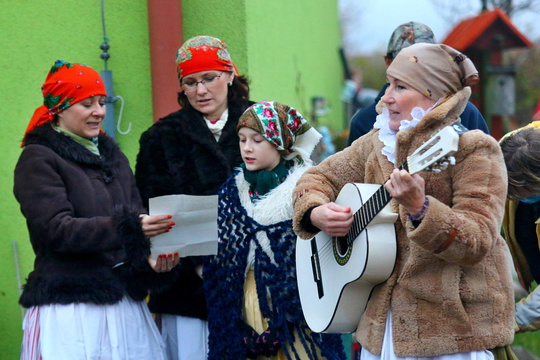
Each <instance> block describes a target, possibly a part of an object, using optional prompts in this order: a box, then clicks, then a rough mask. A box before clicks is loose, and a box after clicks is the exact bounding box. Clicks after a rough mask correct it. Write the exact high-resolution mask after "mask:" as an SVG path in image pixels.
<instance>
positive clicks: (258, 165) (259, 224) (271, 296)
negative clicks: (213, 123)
mask: <svg viewBox="0 0 540 360" xmlns="http://www.w3.org/2000/svg"><path fill="white" fill-rule="evenodd" d="M237 129H238V134H239V137H240V143H239V144H240V151H241V154H242V159H243V161H244V162H243V164H242V165H241V167H240V168H239V169H237V170H236V172H235V173H234V174H233V175H232V176H231V177H230V178H229V179H228V180H227V182H226V183H225V184H224V185H223V187H222V188H221V189H220V191H219V209H218V216H219V218H218V233H219V234H218V235H219V246H218V254H217V255H216V257H215V258H212V259H211V260H209V262H208V263H207V264H206V265H205V268H204V275H203V276H204V284H205V292H206V295H207V302H208V321H209V330H210V337H209V356H208V358H209V359H210V360H218V359H238V360H241V359H248V358H249V359H275V360H278V359H279V360H285V359H312V360H315V359H344V358H345V354H344V352H343V346H342V344H341V341H340V337H339V336H338V335H335V336H332V335H321V334H314V333H311V332H310V331H309V329H308V328H307V325H306V322H305V320H304V318H303V314H302V310H301V307H300V300H299V295H298V288H297V283H296V266H295V248H296V246H295V244H296V236H295V235H294V233H293V231H292V222H291V217H292V202H291V195H292V191H293V189H294V185H295V183H296V180H297V179H298V178H299V177H300V176H301V175H302V174H303V173H304V171H306V169H308V168H309V167H310V166H311V160H310V155H311V152H312V151H313V149H314V147H315V145H316V144H317V143H318V142H319V139H320V138H321V135H320V134H319V133H318V132H317V131H316V130H315V129H313V128H312V127H311V126H310V125H309V124H308V123H307V122H306V120H305V119H304V118H303V117H302V115H301V114H300V113H299V112H298V111H296V110H295V109H293V108H291V107H289V106H286V105H283V104H280V103H277V102H273V101H263V102H260V103H257V104H254V105H252V106H251V107H249V108H248V109H247V110H246V112H245V113H244V114H243V115H242V116H241V117H240V120H239V122H238V126H237Z"/></svg>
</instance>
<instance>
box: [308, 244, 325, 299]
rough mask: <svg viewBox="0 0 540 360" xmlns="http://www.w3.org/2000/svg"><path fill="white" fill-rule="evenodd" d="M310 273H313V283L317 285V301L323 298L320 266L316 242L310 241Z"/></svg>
mask: <svg viewBox="0 0 540 360" xmlns="http://www.w3.org/2000/svg"><path fill="white" fill-rule="evenodd" d="M311 271H312V272H313V281H315V283H316V284H317V293H318V295H319V299H320V298H322V297H323V296H324V290H323V286H322V278H321V264H320V263H319V252H318V251H317V241H316V240H315V238H313V239H311Z"/></svg>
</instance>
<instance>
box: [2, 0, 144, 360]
mask: <svg viewBox="0 0 540 360" xmlns="http://www.w3.org/2000/svg"><path fill="white" fill-rule="evenodd" d="M100 5H101V3H100V1H99V0H86V1H81V0H62V1H47V0H21V1H12V0H0V8H1V9H2V10H0V24H1V25H0V38H1V39H2V50H1V51H0V52H1V54H2V56H0V69H1V70H0V74H1V77H0V98H1V99H3V106H2V109H1V114H2V119H3V125H4V126H3V131H2V132H1V135H0V137H1V139H0V143H1V152H2V156H1V157H0V169H2V170H1V171H0V193H1V194H2V196H0V209H2V210H1V215H2V216H0V228H1V229H2V232H1V240H0V259H1V262H0V264H1V265H0V269H1V271H0V358H1V359H2V360H12V359H18V358H19V351H20V346H21V336H22V330H21V319H22V318H21V310H20V308H19V306H18V304H17V299H18V286H17V277H16V271H15V260H14V256H13V247H12V241H16V243H17V247H18V251H19V259H20V270H21V276H22V279H23V282H24V278H25V277H26V276H27V274H28V273H29V272H30V270H31V269H32V264H33V259H34V257H33V253H32V250H31V247H30V244H29V241H28V233H27V230H26V224H25V222H24V218H23V217H22V215H21V213H20V211H19V207H18V203H17V202H16V201H15V199H14V197H13V190H12V189H13V169H14V167H15V163H16V161H17V159H18V157H19V154H20V151H21V149H20V147H19V145H20V140H21V139H22V136H23V133H24V130H25V129H26V126H27V124H28V121H29V120H30V117H31V116H32V114H33V112H34V110H35V108H36V107H38V106H39V105H41V103H42V101H43V97H42V95H41V91H40V87H41V85H42V84H43V81H44V80H45V76H46V75H47V72H48V70H49V69H50V67H51V65H52V64H53V62H54V61H55V60H56V59H63V60H69V61H73V62H81V63H85V64H88V65H90V66H92V67H93V68H94V69H95V70H98V71H100V70H104V63H103V60H101V58H100V54H101V50H100V48H99V46H100V45H101V43H102V42H103V33H102V25H101V8H100ZM105 13H106V14H105V16H106V25H107V36H108V37H109V45H110V46H111V48H110V50H109V52H110V54H111V59H110V60H109V64H108V68H109V70H112V72H113V78H114V90H115V93H116V95H121V96H122V97H123V98H124V99H125V108H124V119H125V120H126V123H125V126H123V129H126V128H127V122H128V120H129V121H132V122H133V129H132V131H131V133H130V134H128V135H118V136H117V139H118V141H119V142H120V145H121V146H122V148H123V149H124V151H125V152H126V154H127V155H128V157H129V158H130V161H131V163H132V165H133V164H134V161H135V156H136V153H137V151H138V139H139V136H140V133H141V132H142V131H143V130H145V129H146V128H147V127H148V126H150V125H151V123H152V103H151V96H150V94H151V88H150V69H149V59H150V55H149V46H148V21H147V9H146V1H142V0H138V1H131V0H109V1H108V0H105ZM119 110H120V107H119V103H118V104H117V105H116V115H118V113H119Z"/></svg>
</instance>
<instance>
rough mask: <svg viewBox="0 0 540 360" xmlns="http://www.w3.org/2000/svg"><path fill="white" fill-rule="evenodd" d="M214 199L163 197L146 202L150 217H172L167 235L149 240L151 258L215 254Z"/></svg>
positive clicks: (214, 196) (215, 214) (178, 196)
mask: <svg viewBox="0 0 540 360" xmlns="http://www.w3.org/2000/svg"><path fill="white" fill-rule="evenodd" d="M217 202H218V199H217V195H204V196H203V195H201V196H194V195H166V196H159V197H155V198H151V199H150V200H149V207H150V209H149V210H150V215H165V214H169V215H171V216H172V218H171V221H172V222H174V223H175V226H173V227H172V228H171V229H170V230H169V232H166V233H163V234H160V235H156V236H154V237H153V238H152V257H153V258H157V257H158V256H159V255H162V254H174V253H176V252H177V253H179V254H180V256H181V257H185V256H196V255H215V254H216V253H217V240H218V237H217Z"/></svg>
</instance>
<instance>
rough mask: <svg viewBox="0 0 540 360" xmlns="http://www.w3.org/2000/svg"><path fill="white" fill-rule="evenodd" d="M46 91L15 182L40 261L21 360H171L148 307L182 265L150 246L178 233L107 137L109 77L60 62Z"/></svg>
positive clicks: (30, 290)
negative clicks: (148, 204) (154, 212)
mask: <svg viewBox="0 0 540 360" xmlns="http://www.w3.org/2000/svg"><path fill="white" fill-rule="evenodd" d="M42 92H43V97H44V105H43V106H40V107H39V108H37V109H36V111H35V113H34V116H33V117H32V119H31V120H30V123H29V125H28V127H27V130H26V133H25V136H24V140H23V144H22V147H23V151H22V153H21V155H20V157H19V160H18V162H17V165H16V167H15V178H14V194H15V197H16V198H17V201H18V202H19V203H20V206H21V211H22V213H23V215H24V217H25V218H26V223H27V225H28V230H29V233H30V241H31V243H32V248H33V249H34V253H35V255H36V257H35V262H34V269H33V271H32V272H31V273H30V274H29V276H28V279H27V282H26V285H25V286H24V289H23V291H22V295H21V297H20V300H19V302H20V304H21V305H22V306H24V307H25V308H28V310H27V312H26V316H25V318H24V322H23V329H24V337H23V344H22V352H21V360H37V359H43V360H73V359H110V360H121V359H131V360H150V359H152V360H154V359H158V360H165V351H164V345H163V342H162V340H161V337H160V335H159V331H158V329H157V327H156V325H155V323H154V321H153V319H152V316H151V314H150V312H149V311H148V308H147V306H146V303H145V298H146V296H147V291H148V290H149V289H150V288H154V289H157V288H158V287H160V286H165V284H167V283H169V282H171V281H172V279H173V277H174V275H173V274H172V273H167V272H169V271H170V270H171V269H172V268H173V267H174V266H175V265H176V264H177V263H178V261H179V259H178V254H175V255H174V256H172V255H170V256H168V257H166V258H163V257H159V258H158V259H157V260H152V259H151V258H150V257H149V256H150V240H149V238H148V237H150V236H155V235H158V234H161V233H164V232H166V231H168V229H169V228H170V227H171V226H172V225H174V224H172V223H171V222H170V220H169V216H167V215H160V216H148V215H144V214H143V207H142V203H141V199H140V197H139V192H138V190H137V188H136V186H135V179H134V177H133V173H132V171H131V168H130V166H129V163H128V160H127V158H126V157H125V156H124V154H122V152H121V151H120V149H119V148H118V146H117V145H116V143H115V142H114V141H113V140H112V138H110V137H109V136H107V135H106V134H105V133H103V132H101V131H100V127H101V125H102V123H103V119H104V117H105V97H106V96H107V94H106V93H105V85H104V83H103V81H102V79H101V77H100V76H99V74H98V73H97V72H96V71H94V70H93V69H91V68H90V67H88V66H86V65H82V64H75V63H69V62H66V61H61V60H58V61H56V62H55V64H54V65H53V66H52V68H51V70H50V72H49V73H48V75H47V78H46V80H45V83H44V84H43V86H42ZM152 268H153V269H152ZM158 272H159V273H161V272H163V273H167V274H158Z"/></svg>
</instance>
